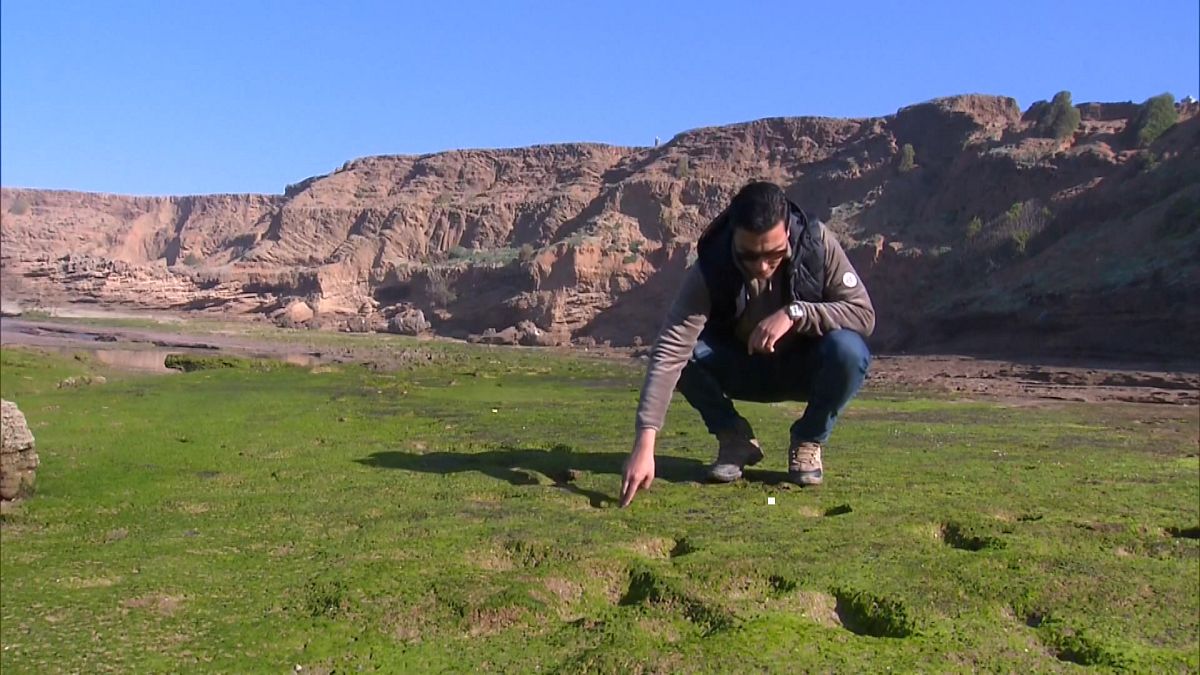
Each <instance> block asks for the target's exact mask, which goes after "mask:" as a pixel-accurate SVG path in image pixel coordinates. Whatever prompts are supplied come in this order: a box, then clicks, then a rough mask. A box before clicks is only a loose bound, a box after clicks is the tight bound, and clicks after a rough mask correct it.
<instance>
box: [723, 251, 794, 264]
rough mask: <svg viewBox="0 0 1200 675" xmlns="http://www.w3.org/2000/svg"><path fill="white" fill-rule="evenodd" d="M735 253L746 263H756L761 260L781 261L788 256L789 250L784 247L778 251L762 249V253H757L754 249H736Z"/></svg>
mask: <svg viewBox="0 0 1200 675" xmlns="http://www.w3.org/2000/svg"><path fill="white" fill-rule="evenodd" d="M733 254H734V255H736V256H737V259H738V260H741V261H742V262H744V263H756V262H758V261H760V260H761V261H764V262H779V261H780V260H783V259H784V258H785V257H787V254H788V250H787V249H786V248H784V249H779V250H777V251H762V252H761V253H755V252H754V251H741V250H738V249H734V252H733Z"/></svg>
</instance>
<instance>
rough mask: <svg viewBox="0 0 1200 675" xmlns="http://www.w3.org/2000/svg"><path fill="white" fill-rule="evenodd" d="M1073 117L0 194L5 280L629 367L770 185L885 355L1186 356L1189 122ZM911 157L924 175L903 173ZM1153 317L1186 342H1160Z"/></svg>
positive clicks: (1192, 162)
mask: <svg viewBox="0 0 1200 675" xmlns="http://www.w3.org/2000/svg"><path fill="white" fill-rule="evenodd" d="M1080 108H1081V110H1082V112H1083V115H1082V121H1081V124H1080V127H1079V129H1078V131H1077V132H1076V133H1075V134H1074V135H1073V136H1072V137H1070V138H1066V139H1062V140H1056V139H1053V138H1047V137H1045V135H1044V134H1043V133H1041V132H1039V131H1038V129H1037V128H1036V120H1035V119H1033V116H1030V115H1029V114H1028V113H1026V114H1025V115H1023V114H1022V112H1021V109H1020V108H1019V107H1018V105H1017V102H1016V101H1014V100H1013V99H1011V98H1007V97H999V96H976V95H971V96H956V97H949V98H944V99H938V100H934V101H928V102H925V103H920V104H917V105H913V106H908V107H905V108H903V109H901V110H899V111H897V113H896V114H894V115H888V116H885V117H879V118H869V119H828V118H806V117H797V118H772V119H763V120H757V121H754V122H749V123H745V124H734V125H728V126H723V127H711V128H704V129H695V130H691V131H687V132H684V133H681V134H679V135H678V136H676V137H675V138H673V139H671V141H670V142H668V143H664V144H662V145H661V146H657V147H640V148H622V147H612V146H605V145H597V144H584V143H576V144H562V145H549V146H537V147H531V148H518V149H511V150H462V151H452V152H444V153H438V154H434V155H423V156H419V157H416V156H381V157H365V158H361V159H356V160H353V161H350V162H347V163H346V164H345V165H344V166H342V167H341V168H339V169H338V170H336V171H334V172H332V173H330V174H328V175H323V176H314V177H312V178H309V179H306V180H303V181H300V182H298V183H296V184H295V185H291V186H288V188H287V189H286V190H285V191H284V194H282V195H275V196H262V195H210V196H203V197H164V198H142V197H120V196H113V195H98V194H85V193H76V192H59V191H48V190H24V189H8V188H5V189H3V190H0V215H3V218H2V219H0V240H2V241H0V273H2V275H0V280H4V279H9V280H11V279H13V278H16V279H17V280H18V281H20V284H19V285H20V287H21V288H22V289H23V290H22V292H23V293H27V296H28V297H27V298H26V297H24V296H23V297H17V296H14V299H29V300H31V306H33V305H37V304H39V303H40V304H51V303H54V302H62V301H85V302H98V303H113V304H122V305H132V306H136V307H145V308H154V309H197V310H219V311H222V312H224V313H230V314H240V313H246V312H259V313H265V312H271V311H272V310H273V309H278V308H280V307H285V306H287V302H288V301H289V299H290V298H303V299H305V300H306V305H307V306H308V308H309V309H310V310H311V311H312V312H313V313H314V315H315V316H314V317H312V318H310V319H307V320H305V321H304V323H308V324H311V325H324V326H338V327H342V326H349V327H350V329H351V330H354V329H358V328H361V327H365V326H369V325H373V321H374V320H373V319H371V318H368V320H367V323H366V324H363V323H362V322H358V323H353V324H351V323H350V321H351V319H352V317H356V316H368V317H369V316H370V313H364V312H363V311H362V310H361V308H362V307H363V306H364V305H371V303H377V306H382V305H390V304H394V303H397V302H404V303H406V304H407V305H410V306H412V307H413V308H415V309H419V310H421V311H423V312H424V315H425V317H426V318H427V319H428V320H430V321H431V323H432V324H433V326H432V329H433V330H435V331H437V332H439V333H442V334H454V335H468V334H475V335H480V336H482V335H483V332H484V330H485V329H487V328H493V329H495V328H499V327H505V326H512V327H515V326H517V325H519V324H521V322H524V321H530V322H533V323H534V324H536V325H537V326H538V327H540V330H544V331H545V332H546V333H547V334H548V335H551V336H553V340H554V341H555V342H569V341H571V340H573V339H576V338H581V337H592V338H594V339H595V340H596V341H597V342H598V343H603V342H605V341H610V342H612V343H613V344H630V343H631V341H632V338H633V337H634V336H637V335H641V336H643V337H644V338H645V339H647V340H649V339H650V338H651V336H653V335H655V334H656V332H657V330H658V328H659V325H660V323H661V321H662V317H663V314H664V312H665V310H666V309H667V307H669V305H670V301H671V298H672V296H673V294H674V291H675V289H676V288H677V286H678V284H679V282H680V281H681V279H682V277H683V274H684V272H685V270H686V268H687V265H688V262H689V261H690V259H691V257H692V255H693V254H694V248H695V242H696V239H697V238H698V236H699V234H700V232H701V231H702V229H703V228H704V226H705V225H706V224H707V223H708V222H709V221H710V220H711V219H712V218H713V217H715V216H716V215H717V214H718V213H719V212H720V211H721V209H723V208H724V207H725V206H726V205H727V203H728V201H729V199H730V198H731V197H732V196H733V194H735V193H736V191H737V190H738V189H739V188H740V187H741V186H742V185H744V184H745V183H747V182H749V181H751V180H762V179H766V180H772V181H774V182H777V183H779V184H780V185H783V186H784V188H785V190H786V191H787V193H788V195H789V196H790V197H791V198H792V199H793V200H794V201H796V202H797V203H798V204H799V205H801V206H802V207H803V208H804V209H805V210H806V211H807V212H809V213H810V214H811V215H813V216H816V217H817V218H820V219H821V220H823V221H825V222H826V223H827V224H828V225H829V226H830V228H831V229H832V230H833V231H834V232H835V233H836V234H837V236H838V237H839V239H840V240H841V241H842V242H843V245H844V246H845V248H846V249H847V251H848V253H849V255H850V257H851V260H852V261H853V262H854V264H855V265H856V267H858V270H859V272H860V273H861V276H862V278H863V281H864V283H865V284H866V286H867V287H868V288H869V289H870V291H871V293H872V295H873V297H874V299H875V300H876V303H875V304H876V310H877V312H878V315H879V316H878V320H877V325H878V326H879V328H878V330H877V332H876V335H875V336H874V338H873V340H874V342H873V344H875V345H876V346H879V347H883V348H889V349H946V348H953V347H955V346H956V345H958V344H959V343H957V342H956V340H957V339H958V338H959V337H960V336H961V335H974V336H976V337H975V342H974V344H975V345H977V346H978V345H982V344H985V343H986V341H987V340H988V339H993V337H992V336H994V335H995V334H996V331H995V330H994V329H993V327H994V326H999V325H1003V326H1006V327H1014V326H1015V327H1019V328H1020V329H1021V330H1023V331H1025V333H1026V334H1027V335H1028V336H1036V337H1035V339H1034V338H1031V339H1030V340H1029V341H1028V344H1029V346H1031V347H1037V346H1044V345H1053V344H1070V345H1079V346H1080V347H1088V348H1090V349H1092V351H1093V352H1095V351H1101V350H1104V349H1108V348H1109V347H1108V343H1106V342H1105V341H1106V340H1107V341H1108V342H1110V343H1112V346H1113V348H1115V349H1117V350H1118V351H1119V346H1120V344H1121V341H1122V340H1125V341H1127V342H1129V341H1132V342H1133V343H1136V344H1140V345H1153V346H1154V347H1155V348H1156V349H1160V350H1161V351H1162V352H1163V353H1164V354H1177V355H1180V354H1190V353H1191V348H1190V344H1189V343H1190V337H1189V336H1191V335H1194V333H1195V331H1196V330H1200V309H1196V308H1195V306H1196V303H1187V302H1186V299H1187V298H1189V297H1194V296H1195V294H1196V293H1197V292H1200V286H1198V285H1197V281H1196V279H1198V278H1200V275H1197V274H1196V273H1195V272H1196V267H1197V265H1198V264H1200V263H1198V262H1197V260H1200V259H1198V258H1197V257H1196V256H1194V255H1191V254H1190V251H1191V250H1192V248H1194V247H1191V245H1190V244H1188V243H1187V242H1188V241H1191V240H1189V239H1187V238H1188V237H1189V236H1191V235H1190V234H1189V230H1188V229H1187V227H1186V226H1187V223H1188V222H1191V221H1189V218H1191V219H1194V218H1195V217H1196V215H1197V214H1196V211H1195V207H1194V205H1193V206H1191V207H1190V210H1189V204H1194V203H1200V194H1197V193H1196V190H1195V186H1196V185H1198V184H1200V182H1198V181H1197V176H1200V117H1197V115H1200V107H1197V105H1196V104H1183V105H1181V106H1179V108H1178V110H1179V115H1180V122H1179V123H1178V124H1177V125H1176V126H1175V127H1173V128H1172V129H1171V130H1169V131H1168V132H1167V133H1165V134H1164V135H1163V136H1162V138H1160V139H1159V141H1156V143H1155V145H1154V147H1153V148H1150V149H1148V150H1141V149H1138V148H1137V147H1136V146H1135V145H1134V144H1133V142H1132V140H1131V136H1132V134H1129V133H1127V129H1128V126H1129V124H1130V122H1131V120H1132V119H1134V117H1135V116H1136V114H1137V112H1138V108H1137V106H1130V105H1128V104H1084V105H1082V106H1080ZM905 146H912V148H913V152H914V155H915V167H914V168H911V169H907V170H904V171H901V170H900V169H899V165H900V157H901V155H902V149H903V148H904V147H905ZM1151 154H1152V156H1151ZM1188 200H1191V201H1188ZM1025 203H1030V204H1034V205H1036V207H1037V209H1035V210H1038V209H1041V208H1045V209H1046V210H1047V211H1048V212H1049V213H1051V214H1052V215H1051V216H1050V218H1051V220H1052V222H1050V223H1048V224H1047V225H1046V227H1045V228H1044V231H1045V234H1038V235H1028V233H1020V232H1015V233H1014V232H1009V231H1008V230H1006V229H1005V228H1007V227H1009V224H1008V223H1007V221H1006V214H1007V213H1008V212H1010V211H1011V210H1012V209H1013V207H1014V206H1017V205H1020V204H1025ZM975 219H978V220H979V224H978V228H976V229H975V230H973V229H972V228H973V227H974V226H973V225H972V223H973V222H974V220H975ZM1085 230H1086V236H1084V232H1085ZM972 232H975V234H972ZM980 233H982V235H983V236H982V237H980V236H976V235H978V234H980ZM1014 235H1020V236H1014ZM1026 235H1028V236H1026ZM1073 235H1078V236H1074V238H1072V237H1073ZM1006 237H1007V239H1006ZM1021 237H1025V238H1021ZM1172 237H1173V238H1174V239H1172ZM1080 240H1084V241H1080ZM981 241H991V242H993V243H996V244H997V246H996V247H994V248H993V249H992V250H987V251H984V250H982V249H981V248H980V246H979V243H980V242H981ZM1181 241H1183V242H1184V244H1183V245H1180V243H1179V242H1181ZM1109 242H1114V244H1113V245H1110V244H1109ZM1122 242H1124V243H1125V244H1127V243H1128V242H1139V244H1138V246H1137V247H1130V246H1128V245H1122ZM1009 244H1012V245H1009ZM1018 245H1019V247H1020V248H1019V250H1018V249H1017V248H1016V247H1017V246H1018ZM1005 247H1007V248H1005ZM1081 247H1082V248H1081ZM1084 248H1086V249H1087V250H1086V251H1085V250H1083V249H1084ZM1131 248H1136V249H1137V251H1142V250H1145V251H1153V252H1156V253H1161V255H1155V256H1150V255H1147V256H1142V257H1141V258H1137V259H1134V258H1133V257H1131V253H1136V251H1131ZM1002 249H1003V250H1002ZM1009 249H1011V250H1009ZM997 252H999V253H1001V254H1003V255H997ZM8 287H15V286H13V285H12V284H10V285H8V286H6V288H8ZM1114 289H1116V290H1115V291H1114ZM6 297H7V295H6ZM1114 303H1115V305H1114ZM1114 308H1115V309H1116V310H1117V311H1116V312H1114ZM1151 315H1152V318H1153V317H1159V316H1160V315H1161V316H1163V317H1169V320H1170V321H1171V322H1173V324H1175V325H1178V326H1179V330H1178V331H1176V332H1172V333H1170V336H1169V338H1164V337H1163V336H1162V335H1158V334H1153V335H1152V334H1151V333H1152V330H1151V328H1147V327H1152V326H1153V325H1154V321H1153V320H1148V317H1150V316H1151ZM380 316H381V319H383V320H386V319H389V318H391V317H390V315H383V314H381V315H380ZM1114 317H1115V319H1114ZM1114 320H1117V321H1118V322H1119V323H1120V325H1114V324H1113V323H1112V322H1113V321H1114ZM378 323H382V321H380V322H378ZM499 332H503V330H501V331H499ZM1108 336H1123V337H1122V338H1117V337H1111V338H1110V337H1108ZM1047 337H1049V338H1051V339H1046V338H1047ZM507 338H508V336H507V334H506V335H505V336H504V337H502V338H501V339H505V340H507ZM488 339H489V340H490V339H496V336H495V335H490V336H488ZM517 340H518V341H529V342H540V341H548V340H549V338H524V339H522V337H521V336H520V335H518V336H517Z"/></svg>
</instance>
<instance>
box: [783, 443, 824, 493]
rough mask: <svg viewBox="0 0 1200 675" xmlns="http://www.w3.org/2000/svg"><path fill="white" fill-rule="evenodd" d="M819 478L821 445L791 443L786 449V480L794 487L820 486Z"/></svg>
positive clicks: (820, 475)
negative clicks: (794, 485) (793, 484)
mask: <svg viewBox="0 0 1200 675" xmlns="http://www.w3.org/2000/svg"><path fill="white" fill-rule="evenodd" d="M821 477H822V474H821V444H820V443H814V442H813V441H800V442H798V443H793V444H792V447H791V448H789V449H788V480H790V481H792V482H793V483H795V484H796V485H820V484H821Z"/></svg>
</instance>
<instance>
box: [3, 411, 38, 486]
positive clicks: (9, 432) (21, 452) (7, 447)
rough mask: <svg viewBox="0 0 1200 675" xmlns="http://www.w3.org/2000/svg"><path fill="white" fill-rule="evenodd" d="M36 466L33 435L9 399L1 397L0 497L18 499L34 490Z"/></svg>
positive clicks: (36, 459)
mask: <svg viewBox="0 0 1200 675" xmlns="http://www.w3.org/2000/svg"><path fill="white" fill-rule="evenodd" d="M37 467H38V455H37V450H35V449H34V443H33V434H32V433H31V432H30V431H29V425H28V424H26V422H25V415H24V414H22V413H21V410H20V409H19V408H17V404H16V403H13V402H12V401H4V400H0V499H4V500H9V501H11V500H14V499H20V498H21V497H24V496H25V495H27V494H29V493H30V492H31V491H32V490H33V483H34V474H35V472H36V471H37Z"/></svg>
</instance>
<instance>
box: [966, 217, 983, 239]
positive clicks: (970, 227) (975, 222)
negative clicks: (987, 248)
mask: <svg viewBox="0 0 1200 675" xmlns="http://www.w3.org/2000/svg"><path fill="white" fill-rule="evenodd" d="M980 232H983V220H982V219H981V218H980V217H979V216H975V217H974V218H972V219H971V222H969V223H967V239H974V238H975V237H978V236H979V233H980Z"/></svg>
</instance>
